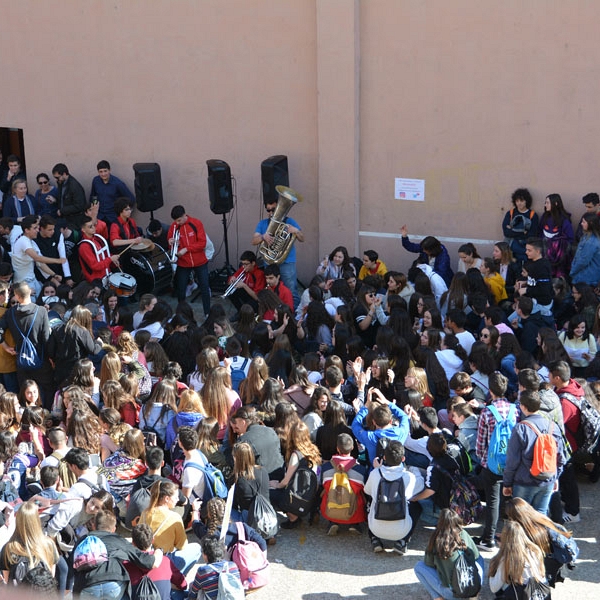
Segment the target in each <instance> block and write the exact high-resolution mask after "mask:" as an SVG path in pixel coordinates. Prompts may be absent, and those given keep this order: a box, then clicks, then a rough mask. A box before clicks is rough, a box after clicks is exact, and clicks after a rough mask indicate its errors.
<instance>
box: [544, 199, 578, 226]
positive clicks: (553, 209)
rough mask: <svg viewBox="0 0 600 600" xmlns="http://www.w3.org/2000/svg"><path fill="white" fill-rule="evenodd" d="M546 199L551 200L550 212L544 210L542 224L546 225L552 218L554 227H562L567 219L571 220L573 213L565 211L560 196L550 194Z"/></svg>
mask: <svg viewBox="0 0 600 600" xmlns="http://www.w3.org/2000/svg"><path fill="white" fill-rule="evenodd" d="M546 198H548V200H550V211H547V210H545V209H544V212H543V214H542V218H541V220H540V224H541V225H544V224H545V223H546V221H547V220H548V217H552V221H553V223H554V225H555V226H556V227H560V226H561V225H562V223H563V221H564V220H565V219H567V220H568V219H570V218H571V213H568V212H567V211H566V210H565V207H564V205H563V201H562V198H561V197H560V194H548V195H547V196H546Z"/></svg>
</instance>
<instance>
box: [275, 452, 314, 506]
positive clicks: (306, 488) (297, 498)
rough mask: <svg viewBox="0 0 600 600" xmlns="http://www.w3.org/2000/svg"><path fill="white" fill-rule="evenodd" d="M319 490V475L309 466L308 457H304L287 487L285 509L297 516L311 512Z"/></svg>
mask: <svg viewBox="0 0 600 600" xmlns="http://www.w3.org/2000/svg"><path fill="white" fill-rule="evenodd" d="M318 491H319V480H318V478H317V475H316V473H315V472H314V471H313V470H312V469H309V468H308V462H307V460H306V458H302V460H301V461H300V463H299V464H298V468H297V469H296V471H295V472H294V474H293V475H292V478H291V479H290V481H289V483H288V484H287V486H286V487H285V494H286V495H285V499H284V502H283V504H284V506H285V509H284V511H285V512H289V513H291V514H293V515H296V516H297V517H303V516H304V515H308V514H310V512H311V510H312V508H313V505H314V503H315V498H316V497H317V492H318Z"/></svg>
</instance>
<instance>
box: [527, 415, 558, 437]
mask: <svg viewBox="0 0 600 600" xmlns="http://www.w3.org/2000/svg"><path fill="white" fill-rule="evenodd" d="M548 422H549V423H550V429H548V431H546V434H549V433H552V430H553V429H554V421H552V420H550V419H548ZM521 423H523V425H527V427H529V429H531V430H532V431H533V432H534V433H535V434H536V435H537V437H540V435H542V431H540V429H539V428H538V427H537V426H536V425H534V424H533V423H532V422H531V421H528V420H527V419H525V420H524V421H521Z"/></svg>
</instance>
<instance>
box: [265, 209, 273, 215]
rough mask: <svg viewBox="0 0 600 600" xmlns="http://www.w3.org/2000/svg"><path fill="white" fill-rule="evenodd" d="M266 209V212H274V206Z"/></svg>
mask: <svg viewBox="0 0 600 600" xmlns="http://www.w3.org/2000/svg"><path fill="white" fill-rule="evenodd" d="M266 211H267V213H268V214H271V213H274V212H275V209H274V208H267V209H266Z"/></svg>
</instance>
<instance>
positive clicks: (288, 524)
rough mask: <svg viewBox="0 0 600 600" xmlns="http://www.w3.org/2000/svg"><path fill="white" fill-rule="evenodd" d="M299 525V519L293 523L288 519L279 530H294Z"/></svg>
mask: <svg viewBox="0 0 600 600" xmlns="http://www.w3.org/2000/svg"><path fill="white" fill-rule="evenodd" d="M299 525H300V519H296V520H295V521H290V520H289V519H288V520H287V521H284V522H283V523H282V524H281V525H280V527H281V529H296V527H298V526H299Z"/></svg>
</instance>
